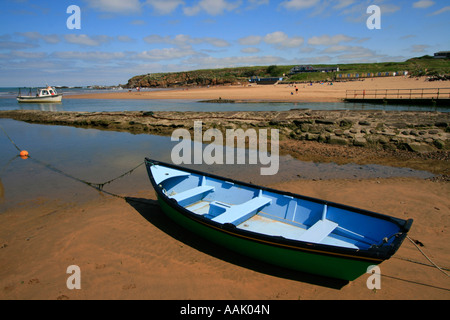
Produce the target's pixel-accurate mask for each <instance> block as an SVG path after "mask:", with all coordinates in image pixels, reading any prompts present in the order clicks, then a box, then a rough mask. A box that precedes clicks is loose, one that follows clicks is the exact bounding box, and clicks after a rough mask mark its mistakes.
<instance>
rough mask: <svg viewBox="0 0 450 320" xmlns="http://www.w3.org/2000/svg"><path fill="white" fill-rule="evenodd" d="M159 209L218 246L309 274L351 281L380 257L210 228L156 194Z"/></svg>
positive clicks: (379, 261)
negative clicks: (286, 243)
mask: <svg viewBox="0 0 450 320" xmlns="http://www.w3.org/2000/svg"><path fill="white" fill-rule="evenodd" d="M158 203H159V205H160V207H161V209H162V210H163V212H164V213H165V214H166V215H167V216H168V217H169V218H170V219H172V220H173V221H174V222H175V223H177V224H178V225H180V226H182V227H183V228H185V229H187V230H189V231H190V232H192V233H195V234H197V235H199V236H201V237H203V238H205V239H207V240H209V241H211V242H213V243H215V244H217V245H219V246H222V247H225V248H227V249H229V250H231V251H234V252H237V253H239V254H242V255H244V256H247V257H250V258H253V259H256V260H260V261H263V262H266V263H269V264H272V265H276V266H279V267H282V268H287V269H290V270H294V271H300V272H306V273H310V274H315V275H320V276H325V277H330V278H335V279H341V280H346V281H353V280H355V279H357V278H358V277H360V276H361V275H363V274H364V273H366V272H367V268H368V267H370V266H372V265H378V264H379V263H381V262H382V260H378V259H374V260H366V261H364V260H355V259H351V258H350V257H345V256H339V255H329V254H324V253H323V252H322V253H321V252H318V251H315V250H311V251H310V252H308V251H306V250H299V249H298V248H295V247H289V246H280V245H279V244H276V243H270V241H264V240H257V239H255V238H252V237H246V236H243V235H242V234H238V233H235V232H233V231H232V230H223V229H219V228H218V229H215V228H211V226H208V225H206V224H203V223H201V222H199V221H195V220H193V219H190V218H188V217H186V216H184V215H182V214H180V212H179V211H178V210H177V209H175V208H173V207H172V206H171V204H170V201H169V202H168V201H167V200H166V199H164V198H162V197H158Z"/></svg>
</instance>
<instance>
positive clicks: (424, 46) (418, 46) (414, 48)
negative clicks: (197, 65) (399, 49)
mask: <svg viewBox="0 0 450 320" xmlns="http://www.w3.org/2000/svg"><path fill="white" fill-rule="evenodd" d="M428 48H430V46H429V45H427V44H415V45H413V46H412V47H411V51H412V52H418V53H424V52H426V51H425V50H426V49H428Z"/></svg>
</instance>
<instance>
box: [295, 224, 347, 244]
mask: <svg viewBox="0 0 450 320" xmlns="http://www.w3.org/2000/svg"><path fill="white" fill-rule="evenodd" d="M337 226H338V224H337V223H335V222H333V221H330V220H319V221H317V222H316V223H315V224H314V225H313V226H311V227H310V228H309V229H308V230H306V232H305V233H303V234H302V235H301V236H300V237H299V238H298V240H300V241H305V242H313V243H319V242H321V241H322V240H323V239H325V238H326V237H328V235H329V234H330V233H332V232H333V230H334V229H336V228H337Z"/></svg>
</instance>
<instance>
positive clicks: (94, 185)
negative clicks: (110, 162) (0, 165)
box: [0, 126, 145, 199]
mask: <svg viewBox="0 0 450 320" xmlns="http://www.w3.org/2000/svg"><path fill="white" fill-rule="evenodd" d="M0 129H2V131H3V133H4V134H5V136H6V137H7V138H8V140H9V141H10V142H11V143H12V145H13V146H14V147H15V148H16V149H17V150H18V151H19V152H21V151H22V150H23V149H21V148H20V147H19V146H18V145H17V144H16V143H15V142H14V141H13V140H12V139H11V137H10V136H9V135H8V133H7V132H6V131H5V129H4V128H3V127H2V126H0ZM18 157H19V155H16V156H15V157H14V158H12V159H11V160H9V162H8V163H7V165H6V166H8V165H9V164H10V163H11V162H12V161H14V160H15V159H17V158H18ZM27 158H29V159H31V160H33V161H35V162H36V163H38V164H40V165H42V166H44V167H46V168H48V169H50V170H52V171H54V172H56V173H59V174H61V175H63V176H65V177H67V178H70V179H73V180H75V181H78V182H81V183H83V184H85V185H87V186H89V187H91V188H94V189H96V190H98V191H100V192H104V193H107V194H109V195H112V196H115V197H118V198H122V199H126V197H124V196H121V195H118V194H114V193H112V192H109V191H106V190H104V189H103V188H104V186H105V185H107V184H110V183H112V182H114V181H116V180H118V179H120V178H123V177H125V176H126V175H129V174H131V173H133V172H134V171H135V170H137V169H138V168H139V167H141V166H142V165H143V164H144V163H145V162H144V161H142V162H141V163H139V164H138V165H137V166H135V167H134V168H132V169H131V170H128V171H127V172H125V173H123V174H121V175H120V176H118V177H115V178H113V179H110V180H107V181H105V182H102V183H94V182H90V181H86V180H83V179H80V178H77V177H75V176H73V175H71V174H69V173H67V172H65V171H63V170H60V169H58V168H56V167H55V166H53V165H52V164H50V163H47V162H44V161H41V160H39V159H37V158H34V157H32V156H31V155H27ZM6 166H5V167H6ZM2 171H3V169H2Z"/></svg>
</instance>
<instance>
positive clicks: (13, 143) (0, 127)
mask: <svg viewBox="0 0 450 320" xmlns="http://www.w3.org/2000/svg"><path fill="white" fill-rule="evenodd" d="M0 129H2V131H3V133H4V134H5V136H6V137H7V138H8V139H9V141H11V143H12V145H13V146H14V147H16V149H17V150H18V151H19V152H20V151H22V149H20V148H19V147H18V146H17V144H16V143H15V142H14V141H13V140H12V139H11V137H10V136H9V135H8V134H7V133H6V131H5V129H3V127H2V126H0Z"/></svg>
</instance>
